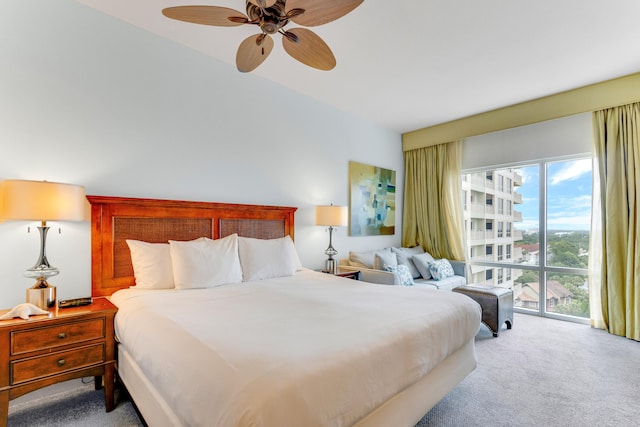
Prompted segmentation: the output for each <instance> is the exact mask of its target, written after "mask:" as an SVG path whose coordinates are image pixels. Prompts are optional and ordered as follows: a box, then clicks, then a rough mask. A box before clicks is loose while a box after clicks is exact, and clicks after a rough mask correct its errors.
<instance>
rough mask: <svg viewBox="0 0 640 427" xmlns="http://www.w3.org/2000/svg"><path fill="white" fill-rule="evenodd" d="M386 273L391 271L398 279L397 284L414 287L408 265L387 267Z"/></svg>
mask: <svg viewBox="0 0 640 427" xmlns="http://www.w3.org/2000/svg"><path fill="white" fill-rule="evenodd" d="M384 270H385V271H390V272H392V273H393V275H394V276H396V278H397V279H398V280H397V282H398V284H399V285H401V286H413V277H411V272H410V271H409V267H407V266H406V265H402V264H400V265H396V266H386V267H385V268H384Z"/></svg>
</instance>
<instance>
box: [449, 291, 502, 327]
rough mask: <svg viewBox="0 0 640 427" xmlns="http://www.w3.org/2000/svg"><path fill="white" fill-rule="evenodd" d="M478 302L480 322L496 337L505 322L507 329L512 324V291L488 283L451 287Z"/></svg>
mask: <svg viewBox="0 0 640 427" xmlns="http://www.w3.org/2000/svg"><path fill="white" fill-rule="evenodd" d="M453 291H454V292H460V293H461V294H465V295H466V296H468V297H470V298H471V299H473V300H474V301H475V302H477V303H478V304H480V307H481V308H482V323H484V324H485V325H486V326H487V327H488V328H489V329H490V330H491V332H493V336H494V337H497V336H498V334H499V333H500V328H501V327H502V325H503V324H504V323H505V322H506V323H507V329H511V327H512V326H513V291H511V289H507V288H500V287H495V286H489V285H464V286H458V287H457V288H453Z"/></svg>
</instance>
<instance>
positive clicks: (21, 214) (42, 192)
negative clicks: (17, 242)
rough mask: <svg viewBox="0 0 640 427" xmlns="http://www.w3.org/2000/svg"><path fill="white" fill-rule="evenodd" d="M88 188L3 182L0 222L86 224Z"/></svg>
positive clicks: (19, 181)
mask: <svg viewBox="0 0 640 427" xmlns="http://www.w3.org/2000/svg"><path fill="white" fill-rule="evenodd" d="M85 200H86V198H85V194H84V187H82V186H80V185H72V184H61V183H58V182H47V181H26V180H5V181H2V182H0V218H1V219H4V220H24V221H82V220H84V218H85V203H86V202H85Z"/></svg>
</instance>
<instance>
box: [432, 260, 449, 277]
mask: <svg viewBox="0 0 640 427" xmlns="http://www.w3.org/2000/svg"><path fill="white" fill-rule="evenodd" d="M429 272H430V273H431V277H433V279H434V280H442V279H446V278H447V277H451V276H454V272H453V267H452V266H451V263H450V262H449V260H447V259H445V258H442V259H439V260H436V261H433V262H431V263H429Z"/></svg>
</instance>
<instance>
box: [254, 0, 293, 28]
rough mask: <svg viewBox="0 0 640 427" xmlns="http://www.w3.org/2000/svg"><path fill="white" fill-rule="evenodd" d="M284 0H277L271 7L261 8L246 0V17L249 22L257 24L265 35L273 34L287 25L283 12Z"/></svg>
mask: <svg viewBox="0 0 640 427" xmlns="http://www.w3.org/2000/svg"><path fill="white" fill-rule="evenodd" d="M284 5H285V0H278V1H276V2H275V3H274V4H273V5H272V6H270V7H266V8H261V7H259V6H256V5H255V4H253V3H251V2H250V1H248V0H247V15H248V16H249V19H250V20H251V21H257V22H259V25H260V28H261V29H262V31H263V32H265V33H267V34H275V33H277V32H278V31H279V30H280V29H281V28H282V27H284V26H285V25H287V24H288V23H289V19H287V14H286V13H285V11H284Z"/></svg>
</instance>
